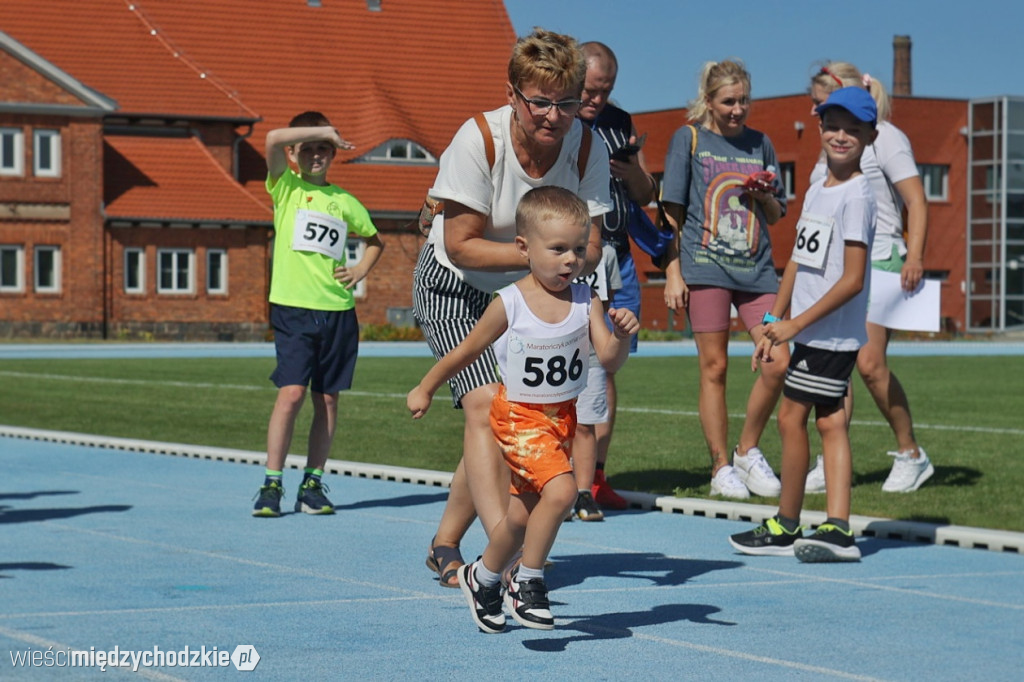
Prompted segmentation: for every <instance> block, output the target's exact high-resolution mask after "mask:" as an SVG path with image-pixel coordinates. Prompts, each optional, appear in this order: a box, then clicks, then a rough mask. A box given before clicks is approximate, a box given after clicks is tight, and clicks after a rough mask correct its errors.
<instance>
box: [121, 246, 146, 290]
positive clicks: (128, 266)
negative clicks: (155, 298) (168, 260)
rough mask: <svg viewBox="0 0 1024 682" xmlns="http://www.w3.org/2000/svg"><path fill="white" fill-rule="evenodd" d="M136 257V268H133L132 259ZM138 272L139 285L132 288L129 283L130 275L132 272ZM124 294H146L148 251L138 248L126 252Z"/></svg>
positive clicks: (128, 249) (131, 248)
mask: <svg viewBox="0 0 1024 682" xmlns="http://www.w3.org/2000/svg"><path fill="white" fill-rule="evenodd" d="M132 257H135V258H136V259H137V260H136V262H135V265H136V268H133V267H132V263H131V259H132ZM133 269H137V270H138V273H137V274H138V277H137V279H138V284H137V285H136V286H131V285H130V284H129V281H128V274H129V272H130V271H131V270H133ZM123 283H124V293H126V294H144V293H146V250H145V249H141V248H138V247H129V248H127V249H125V250H124V282H123Z"/></svg>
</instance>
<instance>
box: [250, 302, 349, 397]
mask: <svg viewBox="0 0 1024 682" xmlns="http://www.w3.org/2000/svg"><path fill="white" fill-rule="evenodd" d="M270 324H271V326H272V327H273V328H274V349H275V350H276V351H277V368H276V369H275V370H274V373H273V374H271V375H270V380H271V381H273V382H274V385H275V386H277V387H278V388H282V387H284V386H309V388H310V389H311V390H313V391H315V392H317V393H327V394H333V393H337V392H338V391H345V390H347V389H349V388H352V375H353V374H354V373H355V369H356V356H357V355H358V354H359V321H358V320H357V319H356V311H355V309H354V308H353V309H352V310H340V311H334V310H309V309H308V308H293V307H291V306H286V305H277V304H276V303H271V304H270Z"/></svg>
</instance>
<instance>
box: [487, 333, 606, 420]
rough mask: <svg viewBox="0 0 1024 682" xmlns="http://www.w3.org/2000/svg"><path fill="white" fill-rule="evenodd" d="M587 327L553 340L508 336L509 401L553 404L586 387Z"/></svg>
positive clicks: (588, 334) (588, 348) (572, 396)
mask: <svg viewBox="0 0 1024 682" xmlns="http://www.w3.org/2000/svg"><path fill="white" fill-rule="evenodd" d="M589 355H590V327H589V326H583V327H580V328H579V329H578V330H576V331H575V332H572V333H571V334H567V335H565V336H560V337H558V338H554V339H531V338H526V337H523V336H519V335H517V334H512V335H510V336H509V339H508V367H507V371H508V376H507V377H504V380H505V390H506V392H507V394H508V399H509V400H514V401H516V402H524V403H557V402H561V401H563V400H569V399H570V398H574V397H576V396H577V395H579V394H580V393H581V392H582V391H583V388H584V387H585V386H586V385H587V358H588V356H589Z"/></svg>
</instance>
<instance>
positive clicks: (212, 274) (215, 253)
mask: <svg viewBox="0 0 1024 682" xmlns="http://www.w3.org/2000/svg"><path fill="white" fill-rule="evenodd" d="M206 293H208V294H226V293H228V253H227V251H224V250H223V249H209V250H208V251H207V252H206Z"/></svg>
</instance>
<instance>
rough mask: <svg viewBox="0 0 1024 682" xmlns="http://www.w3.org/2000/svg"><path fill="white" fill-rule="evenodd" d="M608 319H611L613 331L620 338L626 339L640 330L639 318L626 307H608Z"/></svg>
mask: <svg viewBox="0 0 1024 682" xmlns="http://www.w3.org/2000/svg"><path fill="white" fill-rule="evenodd" d="M608 319H610V320H611V321H612V327H613V330H612V331H613V333H614V334H615V336H617V337H618V338H620V339H628V338H629V337H631V336H633V334H636V333H637V332H638V331H640V320H638V319H636V315H634V314H633V311H632V310H629V309H628V308H609V309H608Z"/></svg>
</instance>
